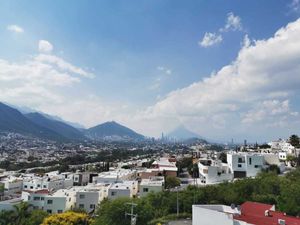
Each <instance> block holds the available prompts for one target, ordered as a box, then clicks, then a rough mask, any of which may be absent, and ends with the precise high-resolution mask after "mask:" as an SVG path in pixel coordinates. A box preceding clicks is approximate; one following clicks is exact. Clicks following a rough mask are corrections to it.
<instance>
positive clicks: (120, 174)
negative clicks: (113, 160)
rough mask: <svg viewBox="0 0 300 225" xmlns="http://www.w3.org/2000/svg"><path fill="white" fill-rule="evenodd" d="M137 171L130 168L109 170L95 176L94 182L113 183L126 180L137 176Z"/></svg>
mask: <svg viewBox="0 0 300 225" xmlns="http://www.w3.org/2000/svg"><path fill="white" fill-rule="evenodd" d="M135 175H136V171H135V170H130V169H117V170H113V171H108V172H102V173H100V174H99V175H98V176H97V177H93V183H94V184H99V183H100V184H101V183H103V184H112V183H117V182H120V181H124V180H130V179H133V178H135Z"/></svg>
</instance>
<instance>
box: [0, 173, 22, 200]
mask: <svg viewBox="0 0 300 225" xmlns="http://www.w3.org/2000/svg"><path fill="white" fill-rule="evenodd" d="M0 183H3V184H4V194H5V195H13V194H16V193H21V192H22V187H23V179H22V178H18V177H13V176H9V177H6V178H5V179H3V180H1V181H0Z"/></svg>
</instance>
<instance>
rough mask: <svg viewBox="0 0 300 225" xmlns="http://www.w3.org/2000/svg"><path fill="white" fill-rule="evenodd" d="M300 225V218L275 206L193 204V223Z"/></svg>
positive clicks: (218, 224)
mask: <svg viewBox="0 0 300 225" xmlns="http://www.w3.org/2000/svg"><path fill="white" fill-rule="evenodd" d="M262 224H263V225H274V224H278V225H285V224H286V225H289V224H294V225H300V219H299V218H297V217H292V216H287V215H286V214H285V213H283V212H278V211H275V206H273V205H268V204H262V203H257V202H245V203H243V204H242V205H241V206H238V207H235V206H234V205H233V206H232V207H230V206H226V205H193V225H262Z"/></svg>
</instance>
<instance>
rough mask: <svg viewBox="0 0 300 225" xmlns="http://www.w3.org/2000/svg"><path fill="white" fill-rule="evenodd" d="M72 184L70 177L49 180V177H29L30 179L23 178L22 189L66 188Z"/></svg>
mask: <svg viewBox="0 0 300 225" xmlns="http://www.w3.org/2000/svg"><path fill="white" fill-rule="evenodd" d="M72 186H73V181H72V180H71V179H57V180H51V179H47V178H44V179H41V178H37V179H31V180H25V181H24V182H23V189H24V190H31V191H34V190H41V189H48V190H54V191H55V190H59V189H63V188H68V187H72Z"/></svg>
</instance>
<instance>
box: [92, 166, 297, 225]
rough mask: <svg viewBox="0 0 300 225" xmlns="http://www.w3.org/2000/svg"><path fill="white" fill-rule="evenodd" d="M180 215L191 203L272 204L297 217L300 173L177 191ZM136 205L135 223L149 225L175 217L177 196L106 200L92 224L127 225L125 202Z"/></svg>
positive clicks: (163, 194) (188, 211)
mask: <svg viewBox="0 0 300 225" xmlns="http://www.w3.org/2000/svg"><path fill="white" fill-rule="evenodd" d="M178 198H179V209H180V213H185V214H187V215H190V214H191V213H192V205H193V204H225V205H231V204H232V203H234V204H242V203H243V202H245V201H255V202H263V203H268V204H275V205H276V209H277V210H280V211H283V212H286V213H287V214H288V215H293V216H299V215H300V170H299V169H297V170H295V171H293V172H291V173H289V174H288V175H287V176H285V177H284V176H278V175H277V174H276V172H273V171H270V172H264V173H261V174H260V175H259V176H257V177H256V178H246V179H242V180H238V181H236V182H234V183H223V184H219V185H214V186H205V187H199V188H196V187H193V186H189V187H188V188H187V189H186V190H183V191H180V192H179V196H178ZM132 201H133V202H134V203H136V204H137V207H136V208H135V210H134V212H135V213H137V214H138V219H137V224H140V225H145V224H151V223H150V221H151V220H152V221H153V220H155V219H157V218H165V217H166V216H168V215H170V214H176V209H177V193H176V192H171V191H164V192H159V193H149V194H148V195H147V196H146V197H143V198H140V199H133V200H132V199H129V198H122V199H116V200H113V201H110V200H105V201H104V202H103V203H102V204H101V205H100V207H99V209H98V212H97V215H98V217H97V218H96V220H95V225H104V224H110V225H121V224H124V225H126V224H130V220H129V219H128V218H127V219H126V218H125V216H124V213H125V211H126V210H127V211H128V212H129V208H128V206H127V205H126V204H125V203H127V202H132Z"/></svg>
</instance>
